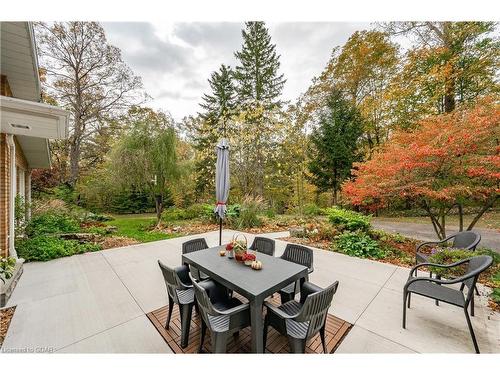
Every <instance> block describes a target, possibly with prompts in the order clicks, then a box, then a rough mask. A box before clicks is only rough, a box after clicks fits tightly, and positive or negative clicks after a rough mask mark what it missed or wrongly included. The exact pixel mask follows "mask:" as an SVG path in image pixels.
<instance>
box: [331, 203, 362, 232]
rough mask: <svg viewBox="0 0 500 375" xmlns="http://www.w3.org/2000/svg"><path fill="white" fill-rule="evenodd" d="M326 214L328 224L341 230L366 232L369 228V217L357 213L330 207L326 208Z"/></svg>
mask: <svg viewBox="0 0 500 375" xmlns="http://www.w3.org/2000/svg"><path fill="white" fill-rule="evenodd" d="M326 213H327V214H328V220H330V223H332V224H333V225H336V226H338V227H340V228H341V229H345V230H348V231H356V230H363V231H367V230H369V229H370V227H371V224H370V217H369V216H365V215H363V214H360V213H358V212H354V211H350V210H344V209H343V208H337V207H332V208H328V209H327V210H326Z"/></svg>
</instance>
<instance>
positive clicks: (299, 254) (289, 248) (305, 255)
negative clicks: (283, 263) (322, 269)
mask: <svg viewBox="0 0 500 375" xmlns="http://www.w3.org/2000/svg"><path fill="white" fill-rule="evenodd" d="M281 259H284V260H288V261H289V262H294V263H297V264H301V265H303V266H306V267H307V268H309V269H311V268H312V267H313V251H312V250H311V249H309V248H308V247H305V246H301V245H296V244H291V243H289V244H288V245H286V248H285V252H284V253H283V255H282V256H281Z"/></svg>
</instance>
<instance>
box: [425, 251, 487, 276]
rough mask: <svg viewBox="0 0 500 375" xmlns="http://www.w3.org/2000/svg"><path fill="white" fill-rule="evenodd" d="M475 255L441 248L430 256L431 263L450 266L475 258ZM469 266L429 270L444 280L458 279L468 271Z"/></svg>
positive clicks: (431, 268)
mask: <svg viewBox="0 0 500 375" xmlns="http://www.w3.org/2000/svg"><path fill="white" fill-rule="evenodd" d="M474 255H477V254H474V253H472V252H470V251H468V250H462V249H453V248H439V249H436V250H433V252H432V253H431V255H430V256H429V262H430V263H437V264H450V263H455V262H459V261H461V260H464V259H468V258H471V257H473V256H474ZM466 268H467V265H465V264H464V265H461V266H458V267H453V268H440V267H429V270H430V271H431V272H433V273H435V274H436V275H439V276H441V277H444V278H450V277H457V276H460V275H463V274H464V273H465V271H466Z"/></svg>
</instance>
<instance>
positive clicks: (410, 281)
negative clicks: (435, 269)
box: [404, 276, 470, 289]
mask: <svg viewBox="0 0 500 375" xmlns="http://www.w3.org/2000/svg"><path fill="white" fill-rule="evenodd" d="M468 278H470V276H468V277H463V276H462V277H458V278H456V279H452V280H444V279H433V278H432V277H414V278H410V279H408V281H407V282H406V284H405V286H404V289H408V287H409V286H410V285H411V284H413V283H414V282H416V281H429V282H431V283H436V284H439V285H442V284H444V285H451V284H458V283H461V282H462V281H464V280H467V279H468Z"/></svg>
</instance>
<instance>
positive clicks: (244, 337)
mask: <svg viewBox="0 0 500 375" xmlns="http://www.w3.org/2000/svg"><path fill="white" fill-rule="evenodd" d="M270 301H271V302H272V303H275V304H277V305H279V295H278V294H276V295H275V297H274V298H272V299H270ZM167 314H168V305H167V306H163V307H161V308H159V309H157V310H154V311H152V312H150V313H148V314H146V316H147V317H148V318H149V320H150V321H151V323H153V325H154V327H155V328H156V330H157V331H158V332H159V333H160V335H161V336H162V337H163V339H164V340H165V342H166V343H167V344H168V346H169V347H170V348H171V349H172V351H173V352H174V353H175V354H193V353H198V347H199V345H200V329H201V322H200V316H199V315H198V314H197V313H196V312H195V311H194V309H193V316H192V319H191V326H190V332H189V341H188V342H189V344H188V346H187V347H186V348H184V349H182V348H181V346H180V340H181V339H180V334H181V321H180V317H179V309H178V308H177V307H174V309H173V313H172V318H171V320H170V327H169V329H168V330H167V329H165V323H166V321H167ZM351 327H352V324H350V323H348V322H346V321H345V320H342V319H340V318H338V317H336V316H333V315H331V314H328V316H327V320H326V334H325V338H326V343H327V349H328V353H333V352H335V350H336V349H337V347H338V346H339V344H340V343H341V342H342V340H343V339H344V337H345V336H346V335H347V333H348V332H349V330H350V329H351ZM203 352H204V353H211V343H210V332H209V331H208V330H207V336H206V337H205V342H204V345H203ZM227 352H228V353H251V331H250V327H247V328H245V329H243V330H242V331H241V332H240V334H239V335H238V336H236V337H234V336H231V338H229V341H228V344H227ZM289 352H290V350H289V347H288V341H287V338H286V337H285V336H282V335H280V334H279V333H278V332H277V331H276V330H274V329H273V328H269V334H268V336H267V345H266V353H289ZM307 353H309V354H313V353H323V348H322V345H321V338H320V337H319V334H318V335H316V336H315V337H313V338H312V339H310V340H309V342H308V344H307V347H306V354H307Z"/></svg>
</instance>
